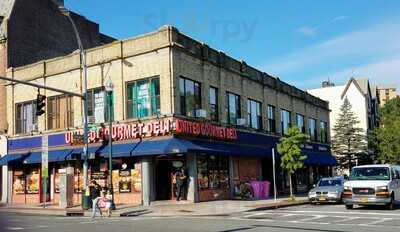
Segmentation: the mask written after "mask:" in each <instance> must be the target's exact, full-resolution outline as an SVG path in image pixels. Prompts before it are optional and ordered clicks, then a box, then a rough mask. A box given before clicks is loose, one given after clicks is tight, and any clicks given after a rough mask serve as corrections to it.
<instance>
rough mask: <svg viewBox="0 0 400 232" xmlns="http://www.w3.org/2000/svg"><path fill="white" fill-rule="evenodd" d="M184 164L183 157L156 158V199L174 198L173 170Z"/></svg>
mask: <svg viewBox="0 0 400 232" xmlns="http://www.w3.org/2000/svg"><path fill="white" fill-rule="evenodd" d="M184 165H185V160H184V158H180V157H168V158H157V160H156V180H155V182H156V200H174V199H176V184H175V183H174V181H173V178H174V175H175V172H176V171H178V170H179V169H180V168H181V167H182V166H184Z"/></svg>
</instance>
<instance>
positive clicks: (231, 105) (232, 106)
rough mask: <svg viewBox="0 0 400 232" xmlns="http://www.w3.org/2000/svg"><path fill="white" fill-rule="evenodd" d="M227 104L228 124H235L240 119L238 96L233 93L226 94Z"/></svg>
mask: <svg viewBox="0 0 400 232" xmlns="http://www.w3.org/2000/svg"><path fill="white" fill-rule="evenodd" d="M226 96H227V98H228V99H227V102H228V123H229V124H232V125H236V124H237V119H238V118H240V116H241V112H240V96H239V95H236V94H234V93H229V92H228V93H227V95H226Z"/></svg>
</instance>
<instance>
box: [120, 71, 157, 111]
mask: <svg viewBox="0 0 400 232" xmlns="http://www.w3.org/2000/svg"><path fill="white" fill-rule="evenodd" d="M126 94H127V97H126V99H127V102H126V109H127V110H126V114H127V115H126V117H127V118H145V117H149V116H153V115H157V114H158V113H159V111H160V79H159V78H158V77H155V78H149V79H144V80H138V81H134V82H129V83H128V84H127V91H126Z"/></svg>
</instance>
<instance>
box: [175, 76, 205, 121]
mask: <svg viewBox="0 0 400 232" xmlns="http://www.w3.org/2000/svg"><path fill="white" fill-rule="evenodd" d="M179 90H180V91H179V92H180V100H181V114H182V115H186V116H189V117H196V110H199V109H201V87H200V83H198V82H196V81H192V80H189V79H186V78H182V77H181V78H180V79H179Z"/></svg>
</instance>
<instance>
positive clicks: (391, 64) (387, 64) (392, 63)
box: [293, 56, 400, 92]
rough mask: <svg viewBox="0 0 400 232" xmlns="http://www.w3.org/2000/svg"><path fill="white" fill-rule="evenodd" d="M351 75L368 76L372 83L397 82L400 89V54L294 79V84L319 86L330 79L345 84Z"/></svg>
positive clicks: (305, 86) (307, 86) (338, 83)
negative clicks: (306, 77)
mask: <svg viewBox="0 0 400 232" xmlns="http://www.w3.org/2000/svg"><path fill="white" fill-rule="evenodd" d="M350 77H355V78H359V77H363V78H364V77H366V78H369V79H370V81H371V83H372V84H375V85H380V84H381V85H382V84H395V85H396V86H397V90H398V92H399V90H400V56H394V57H387V58H384V59H381V60H379V61H377V62H371V63H368V64H365V65H360V66H354V67H348V68H345V69H342V70H338V71H335V72H328V73H325V74H323V75H319V76H316V77H311V78H309V79H307V80H302V81H296V80H295V81H293V84H295V85H297V86H299V87H302V88H308V89H311V88H319V87H320V86H321V82H322V81H324V80H328V78H329V80H330V81H331V82H334V83H335V84H336V85H343V84H345V83H346V81H347V80H348V79H349V78H350Z"/></svg>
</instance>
